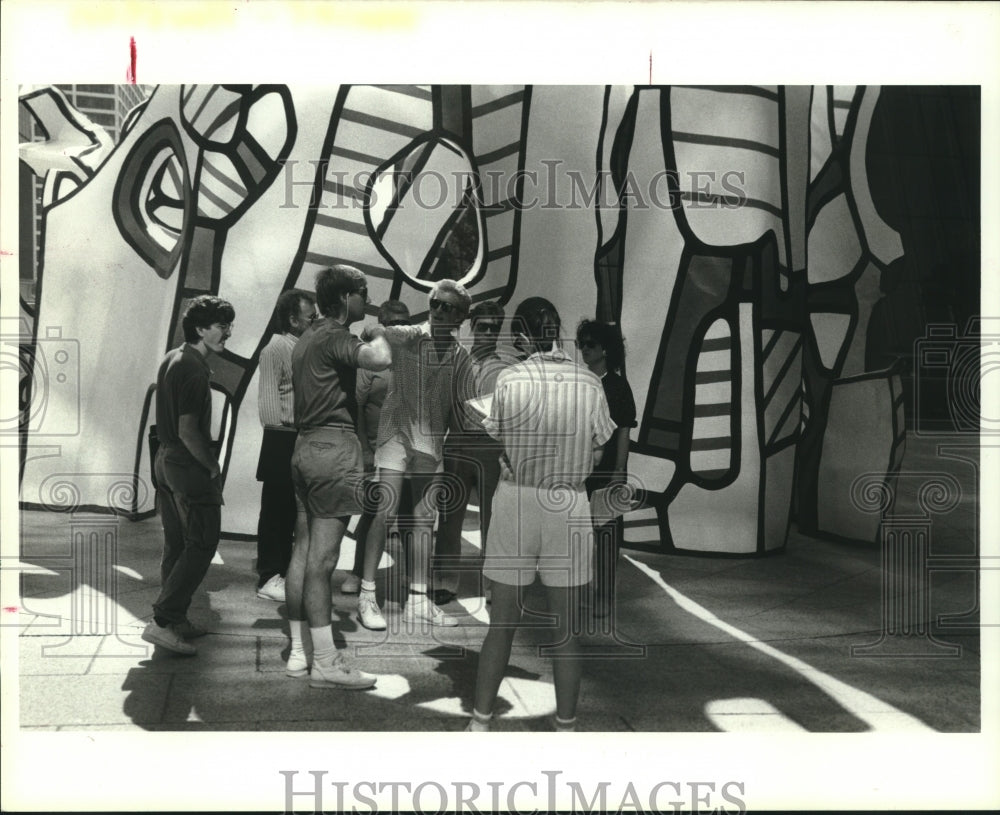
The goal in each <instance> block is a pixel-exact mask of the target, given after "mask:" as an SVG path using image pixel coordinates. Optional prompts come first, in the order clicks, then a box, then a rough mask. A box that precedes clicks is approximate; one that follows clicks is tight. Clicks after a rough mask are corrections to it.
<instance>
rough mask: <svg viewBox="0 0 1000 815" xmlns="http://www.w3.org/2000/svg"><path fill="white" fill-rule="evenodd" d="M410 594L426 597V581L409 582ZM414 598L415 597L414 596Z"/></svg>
mask: <svg viewBox="0 0 1000 815" xmlns="http://www.w3.org/2000/svg"><path fill="white" fill-rule="evenodd" d="M410 594H411V595H419V596H420V597H427V584H426V583H410ZM414 599H416V598H414Z"/></svg>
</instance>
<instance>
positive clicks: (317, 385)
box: [292, 318, 362, 430]
mask: <svg viewBox="0 0 1000 815" xmlns="http://www.w3.org/2000/svg"><path fill="white" fill-rule="evenodd" d="M361 345H362V342H361V340H359V339H358V338H357V337H355V336H354V335H353V334H352V333H351V332H350V331H348V330H347V327H346V326H345V325H344V324H343V323H339V322H337V321H336V320H332V319H329V318H327V319H325V320H323V321H322V322H320V323H317V324H315V325H314V326H313V327H312V328H310V329H309V330H307V331H306V332H305V333H304V334H303V335H302V337H301V338H300V339H299V341H298V342H297V343H296V344H295V350H294V351H292V392H293V395H294V401H295V424H296V426H297V427H298V428H299V430H303V429H306V428H310V427H324V426H329V425H334V424H349V425H353V424H354V423H355V421H356V419H357V412H358V403H357V398H356V396H355V387H356V382H357V364H358V349H359V348H360V347H361Z"/></svg>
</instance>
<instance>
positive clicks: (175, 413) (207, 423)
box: [156, 343, 212, 461]
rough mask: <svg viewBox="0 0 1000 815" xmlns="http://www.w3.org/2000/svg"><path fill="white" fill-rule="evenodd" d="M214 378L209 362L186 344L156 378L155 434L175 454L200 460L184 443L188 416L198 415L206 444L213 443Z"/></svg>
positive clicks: (171, 354)
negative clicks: (182, 431) (181, 425)
mask: <svg viewBox="0 0 1000 815" xmlns="http://www.w3.org/2000/svg"><path fill="white" fill-rule="evenodd" d="M211 375H212V370H211V369H210V368H209V367H208V361H207V360H206V359H205V357H203V356H202V355H201V353H199V352H198V351H196V350H195V349H194V348H192V347H191V346H190V345H188V344H187V343H184V345H181V346H180V347H178V348H174V349H173V350H172V351H170V352H169V353H168V354H167V356H166V357H164V359H163V362H162V363H160V370H159V372H158V373H157V375H156V433H157V436H159V439H160V444H161V445H163V446H164V447H170V448H172V449H175V455H177V454H182V451H186V452H187V453H188V455H189V456H191V460H192V461H197V459H195V457H194V456H193V455H191V453H190V451H189V450H188V449H187V447H186V446H185V445H184V442H182V441H181V437H180V433H179V422H180V417H181V416H183V415H184V414H185V413H191V414H194V415H196V416H198V430H199V431H200V432H201V434H202V435H203V436H204V437H205V440H206V442H208V443H209V444H211V443H212V392H211V388H210V387H209V378H210V377H211Z"/></svg>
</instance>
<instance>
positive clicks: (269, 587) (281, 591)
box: [257, 574, 285, 603]
mask: <svg viewBox="0 0 1000 815" xmlns="http://www.w3.org/2000/svg"><path fill="white" fill-rule="evenodd" d="M257 596H258V597H259V598H260V599H261V600H274V602H276V603H284V602H285V578H283V577H282V576H281V575H280V574H276V575H274V576H273V577H272V578H270V579H269V580H268V581H267V582H266V583H265V584H264V585H263V586H261V587H260V588H259V589H257Z"/></svg>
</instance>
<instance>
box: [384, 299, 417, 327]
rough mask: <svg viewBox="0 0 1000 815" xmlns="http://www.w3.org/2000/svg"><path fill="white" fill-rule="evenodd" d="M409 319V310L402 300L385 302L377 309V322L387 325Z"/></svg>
mask: <svg viewBox="0 0 1000 815" xmlns="http://www.w3.org/2000/svg"><path fill="white" fill-rule="evenodd" d="M409 319H410V310H409V309H408V308H407V307H406V303H404V302H403V301H402V300H386V301H385V302H384V303H383V304H382V305H380V306H379V307H378V321H379V322H380V323H381V324H382V325H387V324H388V323H389V322H391V321H392V320H407V321H409Z"/></svg>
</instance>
